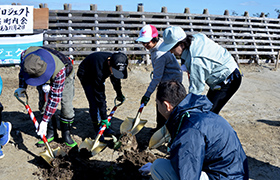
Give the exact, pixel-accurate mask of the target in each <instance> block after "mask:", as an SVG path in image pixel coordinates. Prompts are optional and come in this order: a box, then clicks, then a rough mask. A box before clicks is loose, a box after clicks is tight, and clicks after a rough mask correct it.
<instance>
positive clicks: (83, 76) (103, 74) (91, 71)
mask: <svg viewBox="0 0 280 180" xmlns="http://www.w3.org/2000/svg"><path fill="white" fill-rule="evenodd" d="M111 56H112V53H110V52H95V53H92V54H90V55H88V56H87V57H86V58H85V59H84V60H83V61H82V62H81V64H80V65H79V69H78V72H77V76H78V77H79V79H80V80H81V83H82V84H83V85H85V84H87V85H92V87H94V95H95V101H96V103H97V106H98V108H99V110H100V116H101V119H107V111H106V107H107V106H106V95H105V80H106V79H107V78H108V77H110V80H111V83H112V85H113V87H114V90H115V91H116V93H117V96H121V94H122V92H121V81H120V79H117V78H115V77H114V76H113V75H111V72H110V69H109V65H108V58H109V57H111Z"/></svg>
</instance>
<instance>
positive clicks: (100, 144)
mask: <svg viewBox="0 0 280 180" xmlns="http://www.w3.org/2000/svg"><path fill="white" fill-rule="evenodd" d="M106 146H107V144H106V143H104V142H100V141H96V142H94V145H93V147H92V150H91V155H92V156H95V155H96V154H98V153H99V152H100V151H102V150H103V149H104V148H105V147H106Z"/></svg>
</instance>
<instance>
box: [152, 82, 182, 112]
mask: <svg viewBox="0 0 280 180" xmlns="http://www.w3.org/2000/svg"><path fill="white" fill-rule="evenodd" d="M186 95H187V92H186V89H185V87H184V85H183V84H182V83H180V82H178V81H175V80H171V81H165V82H161V83H159V85H158V88H157V95H156V97H157V100H158V101H159V102H160V103H161V104H162V103H163V102H164V101H168V102H169V103H170V104H171V105H172V106H173V107H175V106H177V105H178V104H179V103H180V102H181V101H182V100H183V99H184V98H185V97H186Z"/></svg>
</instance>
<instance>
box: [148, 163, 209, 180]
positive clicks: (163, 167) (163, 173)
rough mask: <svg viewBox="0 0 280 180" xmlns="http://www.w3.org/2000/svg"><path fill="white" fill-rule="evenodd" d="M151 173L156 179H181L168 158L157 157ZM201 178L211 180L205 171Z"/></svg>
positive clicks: (201, 179)
mask: <svg viewBox="0 0 280 180" xmlns="http://www.w3.org/2000/svg"><path fill="white" fill-rule="evenodd" d="M151 175H152V178H153V179H154V180H161V179H164V180H179V179H180V178H179V177H178V175H177V174H176V172H175V170H174V169H173V166H172V164H171V162H170V160H168V159H161V158H160V159H157V160H155V161H154V162H153V165H152V166H151ZM199 180H209V178H208V176H207V174H206V173H205V172H203V171H202V172H201V175H200V179H199Z"/></svg>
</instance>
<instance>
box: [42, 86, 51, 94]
mask: <svg viewBox="0 0 280 180" xmlns="http://www.w3.org/2000/svg"><path fill="white" fill-rule="evenodd" d="M42 89H43V91H44V93H49V92H50V90H51V86H50V85H49V84H44V85H43V87H42Z"/></svg>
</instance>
